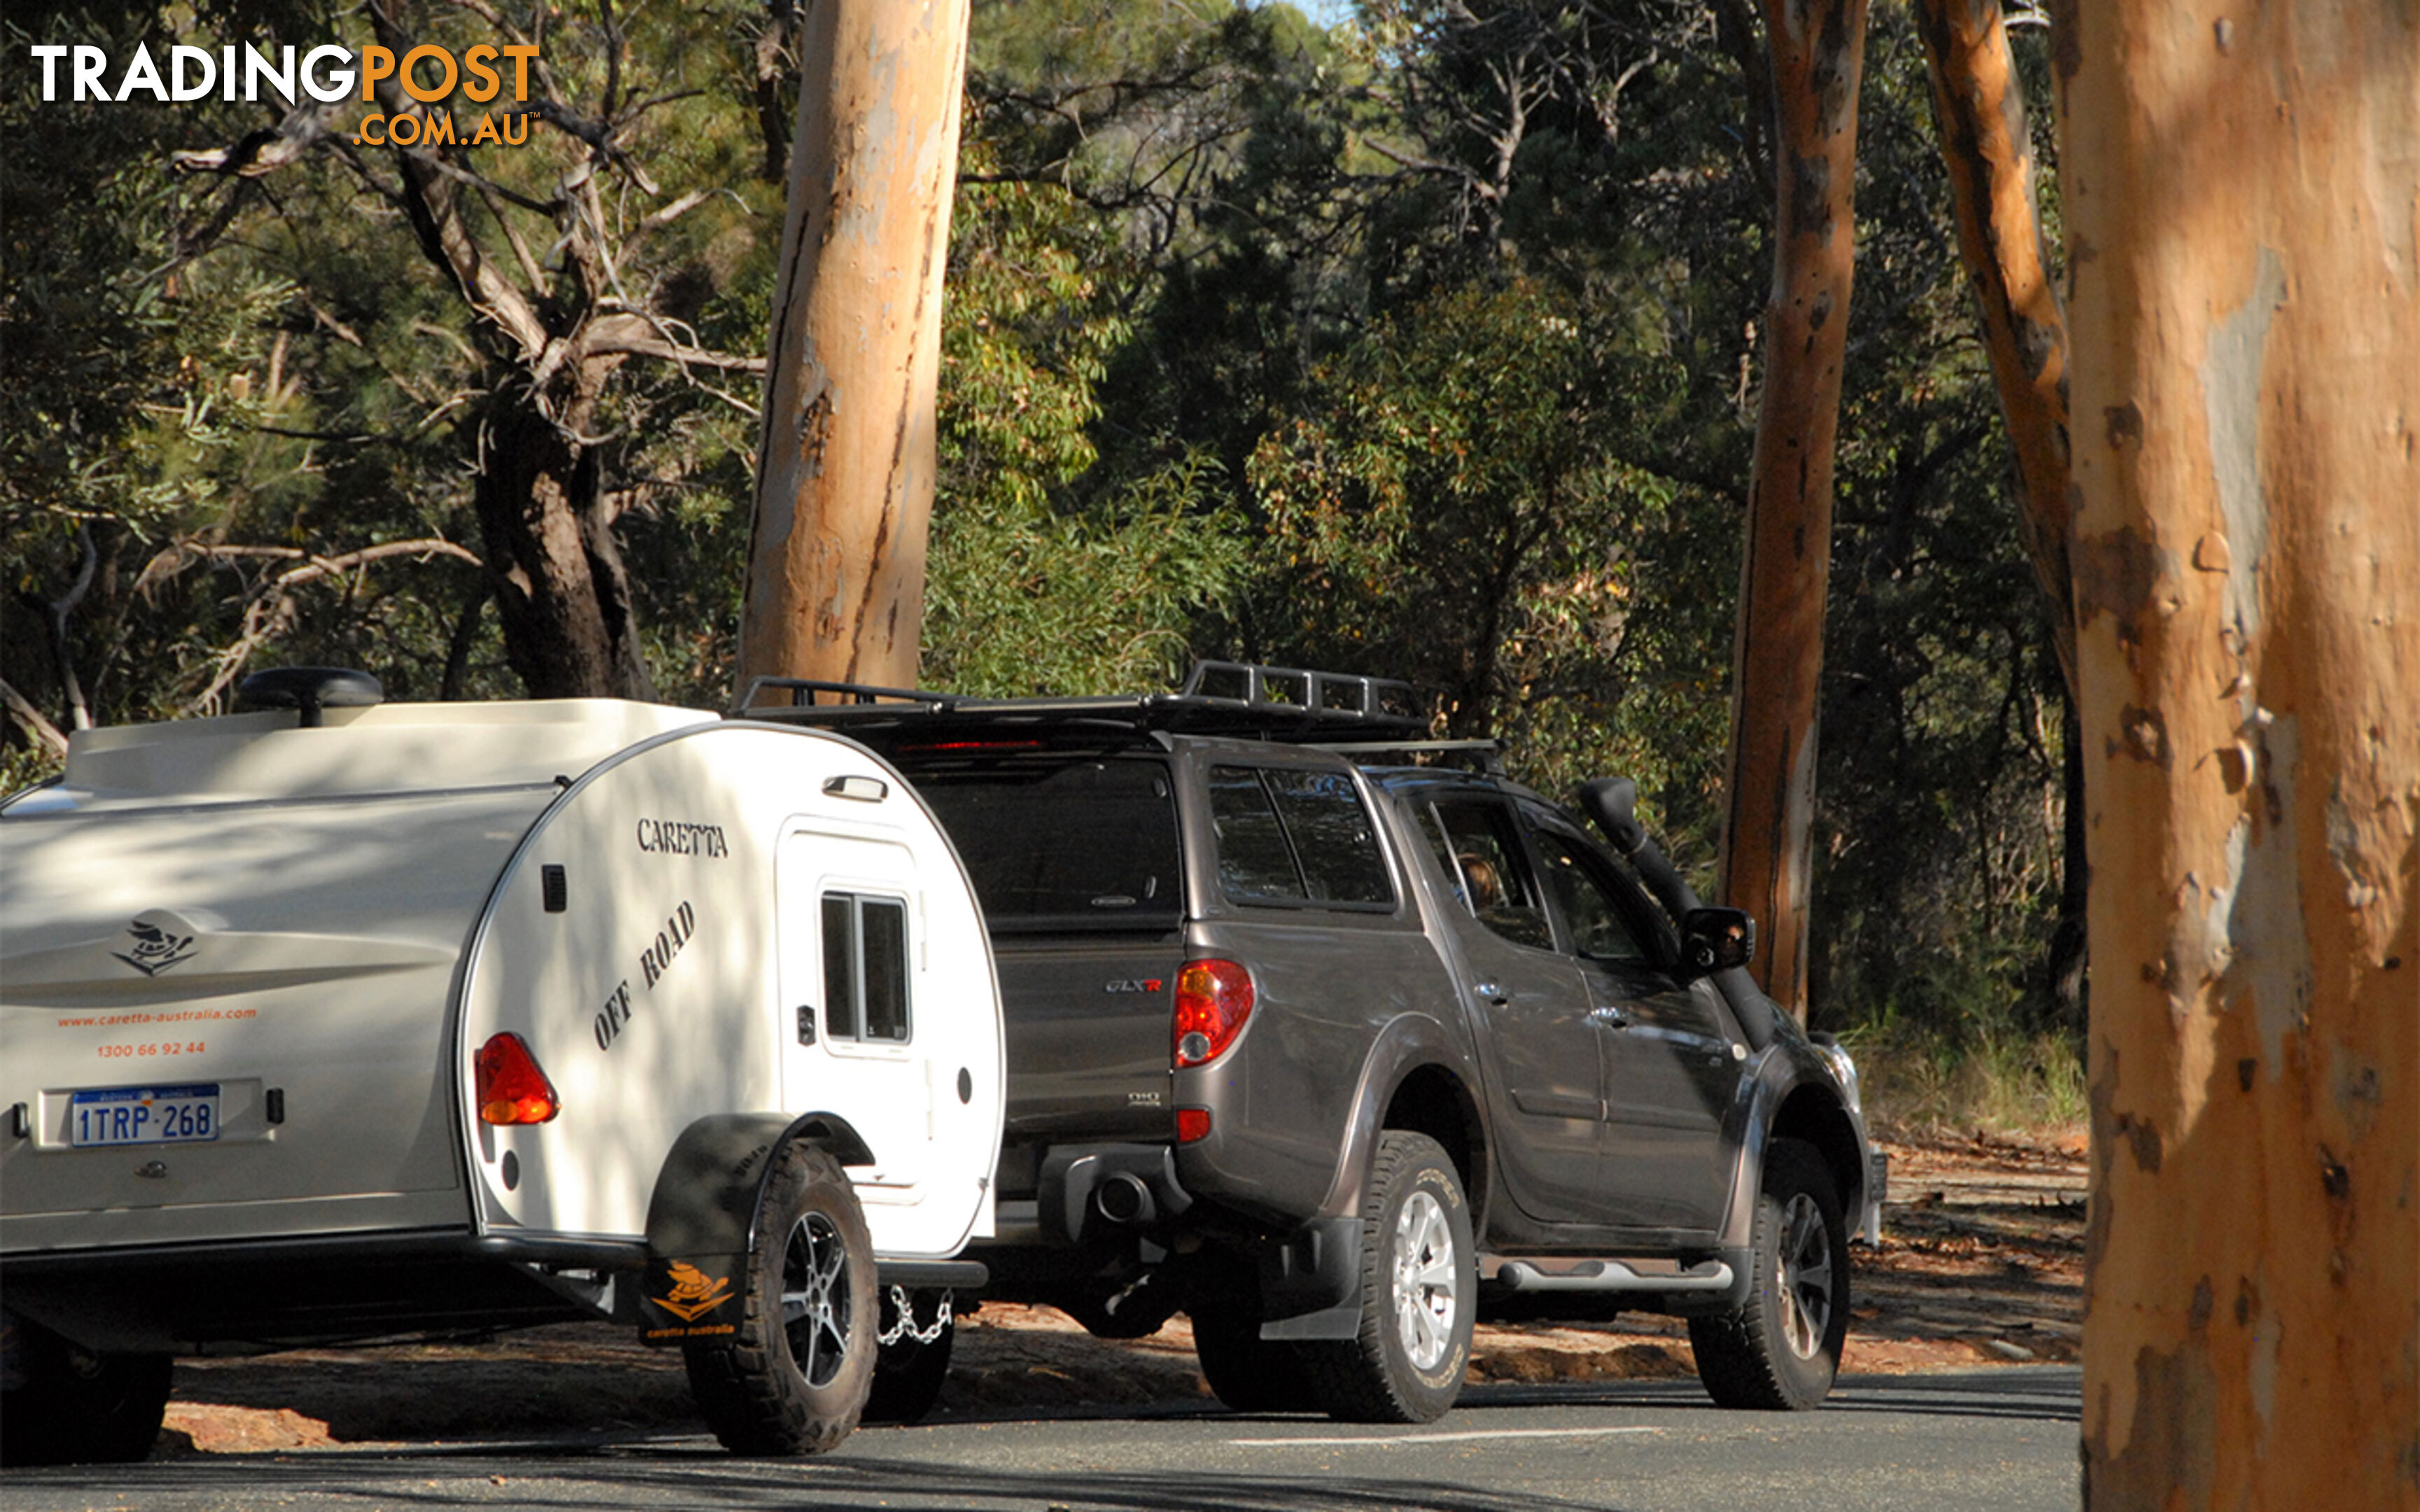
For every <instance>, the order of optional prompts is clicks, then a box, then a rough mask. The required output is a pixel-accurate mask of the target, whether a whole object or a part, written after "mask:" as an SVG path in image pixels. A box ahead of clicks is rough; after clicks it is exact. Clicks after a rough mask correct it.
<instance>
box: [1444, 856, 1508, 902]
mask: <svg viewBox="0 0 2420 1512" xmlns="http://www.w3.org/2000/svg"><path fill="white" fill-rule="evenodd" d="M1454 864H1455V865H1457V866H1459V867H1461V868H1462V886H1463V898H1464V900H1465V901H1466V902H1467V903H1469V904H1470V911H1471V912H1472V913H1474V914H1484V913H1486V912H1487V911H1488V910H1489V909H1491V908H1501V907H1503V906H1504V879H1503V878H1501V877H1500V876H1498V875H1497V872H1496V864H1495V863H1494V862H1493V861H1490V860H1488V859H1487V857H1485V856H1481V855H1480V854H1478V853H1477V852H1476V851H1465V852H1463V853H1462V854H1461V855H1460V856H1455V857H1454Z"/></svg>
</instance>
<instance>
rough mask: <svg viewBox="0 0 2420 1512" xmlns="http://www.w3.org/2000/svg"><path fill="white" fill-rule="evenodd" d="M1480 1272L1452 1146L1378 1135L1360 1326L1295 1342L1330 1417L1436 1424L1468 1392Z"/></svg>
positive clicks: (1364, 1236) (1364, 1212) (1366, 1215)
mask: <svg viewBox="0 0 2420 1512" xmlns="http://www.w3.org/2000/svg"><path fill="white" fill-rule="evenodd" d="M1478 1292H1479V1271H1478V1254H1477V1249H1476V1245H1475V1244H1474V1242H1473V1241H1472V1238H1471V1226H1470V1204H1469V1202H1468V1200H1467V1199H1466V1198H1465V1196H1463V1190H1462V1178H1461V1175H1460V1174H1459V1173H1458V1172H1457V1171H1456V1170H1455V1169H1454V1165H1453V1162H1452V1161H1451V1160H1450V1159H1448V1158H1447V1156H1446V1152H1445V1149H1444V1148H1443V1147H1442V1146H1440V1145H1438V1144H1437V1142H1436V1141H1435V1140H1434V1139H1431V1138H1430V1137H1428V1135H1426V1134H1412V1133H1409V1132H1406V1131H1404V1130H1400V1129H1393V1130H1388V1132H1387V1133H1385V1134H1382V1135H1380V1136H1379V1141H1378V1154H1377V1158H1376V1159H1375V1160H1373V1161H1372V1162H1371V1164H1370V1181H1369V1185H1368V1186H1367V1187H1366V1188H1365V1189H1364V1191H1363V1194H1362V1198H1361V1327H1360V1330H1359V1333H1358V1334H1357V1336H1356V1337H1354V1338H1351V1339H1337V1340H1321V1341H1319V1342H1316V1343H1310V1344H1303V1345H1300V1346H1297V1348H1298V1349H1299V1350H1301V1352H1302V1359H1303V1362H1304V1364H1305V1365H1307V1366H1308V1367H1309V1368H1310V1371H1311V1381H1312V1382H1313V1385H1314V1386H1315V1388H1316V1389H1317V1391H1318V1394H1319V1399H1320V1401H1321V1403H1322V1405H1324V1406H1326V1409H1327V1412H1328V1415H1329V1416H1331V1417H1335V1418H1339V1419H1342V1420H1343V1421H1345V1422H1352V1423H1428V1422H1434V1421H1435V1419H1437V1418H1440V1417H1443V1416H1444V1415H1445V1413H1446V1412H1447V1410H1448V1409H1450V1408H1451V1407H1452V1406H1453V1403H1454V1398H1455V1397H1457V1396H1460V1395H1461V1394H1462V1378H1463V1372H1464V1370H1465V1369H1466V1367H1467V1366H1468V1365H1469V1364H1470V1334H1471V1324H1472V1322H1473V1320H1474V1312H1475V1308H1476V1304H1477V1302H1478Z"/></svg>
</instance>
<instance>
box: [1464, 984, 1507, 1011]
mask: <svg viewBox="0 0 2420 1512" xmlns="http://www.w3.org/2000/svg"><path fill="white" fill-rule="evenodd" d="M1470 990H1471V991H1472V992H1475V993H1477V994H1478V995H1480V996H1481V997H1484V998H1486V999H1487V1000H1488V1001H1489V1002H1491V1003H1495V1004H1497V1006H1499V1007H1500V1006H1502V1005H1503V1004H1506V1003H1509V1002H1511V1001H1512V994H1511V993H1508V992H1506V991H1505V990H1504V989H1503V988H1501V987H1498V986H1497V985H1496V983H1494V982H1492V981H1482V982H1476V983H1474V984H1472V986H1471V989H1470Z"/></svg>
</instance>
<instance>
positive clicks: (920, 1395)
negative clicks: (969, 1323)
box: [862, 1287, 958, 1424]
mask: <svg viewBox="0 0 2420 1512" xmlns="http://www.w3.org/2000/svg"><path fill="white" fill-rule="evenodd" d="M879 1291H880V1296H879V1297H878V1299H877V1300H876V1308H877V1310H878V1312H879V1313H880V1316H881V1330H880V1333H878V1334H876V1335H875V1336H876V1341H877V1342H876V1347H875V1354H874V1388H873V1390H871V1391H870V1392H868V1393H867V1394H866V1397H865V1412H864V1415H863V1419H862V1421H864V1422H867V1423H898V1424H907V1423H921V1422H923V1420H924V1414H925V1413H927V1412H931V1411H932V1410H933V1406H934V1404H935V1403H937V1402H939V1400H940V1399H941V1385H942V1382H944V1381H947V1380H948V1379H949V1375H950V1350H951V1348H952V1347H953V1346H954V1344H955V1343H956V1342H957V1337H958V1320H957V1319H956V1317H955V1316H954V1315H952V1314H949V1313H948V1309H949V1307H950V1305H951V1297H950V1293H949V1292H947V1291H945V1290H932V1289H919V1288H906V1287H883V1288H879ZM903 1301H904V1302H905V1303H906V1304H907V1307H906V1309H905V1312H906V1316H905V1317H904V1318H903V1317H902V1316H901V1313H902V1309H901V1307H900V1304H901V1303H902V1302H903ZM937 1325H938V1326H939V1329H940V1332H939V1334H936V1335H933V1337H931V1338H929V1339H920V1338H918V1337H917V1335H919V1334H921V1333H929V1332H931V1330H932V1329H933V1328H934V1327H936V1326H937ZM894 1330H896V1331H897V1332H898V1337H896V1338H894V1339H892V1341H891V1342H890V1343H888V1344H883V1343H880V1342H879V1340H880V1338H881V1336H882V1335H885V1334H890V1333H892V1332H893V1331H894Z"/></svg>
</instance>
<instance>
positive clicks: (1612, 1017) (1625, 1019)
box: [1589, 1004, 1630, 1029]
mask: <svg viewBox="0 0 2420 1512" xmlns="http://www.w3.org/2000/svg"><path fill="white" fill-rule="evenodd" d="M1589 1021H1590V1023H1592V1024H1596V1025H1600V1026H1604V1027H1606V1028H1608V1029H1626V1028H1628V1027H1630V1014H1629V1012H1628V1011H1626V1010H1624V1009H1621V1008H1620V1007H1617V1006H1615V1005H1612V1004H1607V1005H1606V1007H1604V1008H1599V1009H1594V1010H1591V1011H1590V1013H1589Z"/></svg>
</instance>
